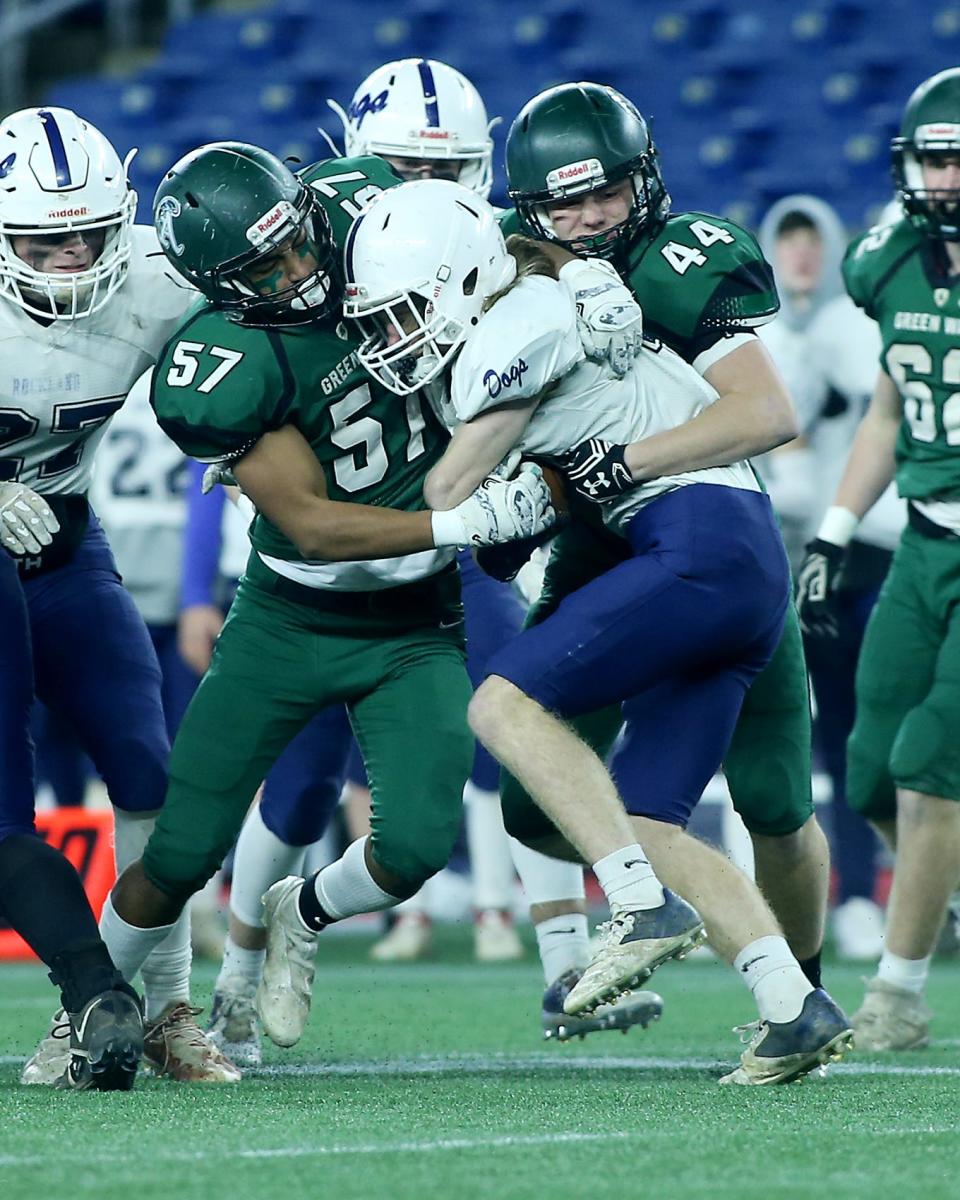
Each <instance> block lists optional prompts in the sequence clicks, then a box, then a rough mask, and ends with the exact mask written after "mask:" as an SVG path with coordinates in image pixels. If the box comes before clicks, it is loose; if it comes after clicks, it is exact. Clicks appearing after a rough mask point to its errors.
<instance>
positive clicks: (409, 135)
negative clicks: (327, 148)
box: [329, 58, 493, 199]
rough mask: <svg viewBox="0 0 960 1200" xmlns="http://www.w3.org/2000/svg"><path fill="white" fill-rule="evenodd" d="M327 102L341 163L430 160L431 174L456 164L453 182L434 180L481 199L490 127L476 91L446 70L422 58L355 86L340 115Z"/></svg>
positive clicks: (488, 175)
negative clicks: (337, 128)
mask: <svg viewBox="0 0 960 1200" xmlns="http://www.w3.org/2000/svg"><path fill="white" fill-rule="evenodd" d="M329 103H330V107H331V108H332V109H333V110H334V112H336V113H337V115H338V116H339V117H340V120H341V121H342V122H343V130H344V138H345V142H346V153H347V155H348V156H349V157H353V156H355V155H363V154H379V155H380V156H381V157H382V158H387V159H398V160H401V162H402V160H404V159H410V160H413V161H415V162H417V163H420V164H425V163H428V162H434V163H436V164H437V168H436V169H437V170H438V171H442V170H443V167H446V168H450V167H453V166H454V165H455V164H456V171H457V173H456V175H455V176H451V175H450V173H449V170H448V171H447V172H446V173H445V174H443V175H437V176H436V177H437V178H441V177H442V178H451V177H452V178H454V179H455V181H456V182H457V183H460V184H463V186H464V187H468V188H470V190H471V191H473V192H476V193H477V195H479V196H483V197H484V199H486V197H487V196H489V194H490V188H491V186H492V183H493V140H492V139H491V137H490V128H491V123H490V122H489V121H488V119H487V111H486V109H485V107H484V104H483V101H482V100H481V99H480V95H479V93H478V92H477V89H476V88H475V87H474V86H473V84H472V83H471V82H470V80H469V79H467V78H466V77H465V76H464V75H461V74H460V72H459V71H455V70H454V69H453V67H449V66H447V64H446V63H442V62H436V61H434V60H432V59H423V58H405V59H400V60H398V61H397V62H391V63H386V64H384V66H382V67H379V68H378V69H377V70H376V71H374V72H373V73H372V74H371V75H368V76H367V78H366V79H365V80H364V81H363V83H361V84H360V86H359V87H358V88H357V90H356V92H355V93H354V95H353V99H352V101H351V102H350V107H349V108H348V109H347V111H346V112H344V110H343V109H342V108H340V106H339V105H337V104H335V103H334V102H333V101H329ZM441 164H442V166H441ZM400 170H401V173H403V167H402V166H401V167H400Z"/></svg>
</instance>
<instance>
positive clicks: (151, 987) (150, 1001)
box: [140, 904, 193, 1021]
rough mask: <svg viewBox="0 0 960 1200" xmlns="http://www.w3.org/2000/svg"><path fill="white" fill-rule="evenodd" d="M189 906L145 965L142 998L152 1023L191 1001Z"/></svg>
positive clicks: (191, 955)
mask: <svg viewBox="0 0 960 1200" xmlns="http://www.w3.org/2000/svg"><path fill="white" fill-rule="evenodd" d="M192 961H193V951H192V949H191V946H190V906H189V904H188V905H186V906H185V907H184V910H183V912H182V913H181V914H180V916H179V917H178V918H177V920H176V922H175V923H174V924H173V925H172V926H170V932H169V933H168V934H167V936H166V937H165V938H164V939H163V941H162V942H161V943H160V944H159V946H154V948H153V949H152V950H151V951H150V953H149V954H148V955H147V957H146V958H145V959H144V961H143V965H142V966H141V968H140V976H141V978H142V979H143V998H144V1001H145V1003H146V1016H147V1020H148V1021H153V1020H155V1019H156V1018H157V1017H159V1016H160V1014H161V1013H162V1012H163V1010H164V1009H165V1008H167V1007H168V1006H169V1005H171V1004H176V1003H179V1002H181V1001H186V1002H189V1000H190V964H191V962H192Z"/></svg>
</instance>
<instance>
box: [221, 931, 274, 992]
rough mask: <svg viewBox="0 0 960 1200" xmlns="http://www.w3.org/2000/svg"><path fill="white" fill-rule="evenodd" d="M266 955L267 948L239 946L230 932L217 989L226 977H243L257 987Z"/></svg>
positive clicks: (224, 950) (224, 946)
mask: <svg viewBox="0 0 960 1200" xmlns="http://www.w3.org/2000/svg"><path fill="white" fill-rule="evenodd" d="M266 956H267V952H266V950H246V949H244V947H243V946H238V945H237V943H236V942H235V941H234V940H233V938H232V937H231V936H230V935H229V933H228V934H227V940H226V941H225V942H224V944H223V963H222V964H221V966H220V973H219V974H218V975H217V982H216V985H215V990H216V989H219V987H220V985H221V984H222V983H223V981H224V980H225V979H243V980H244V981H245V982H247V983H250V984H252V985H253V986H254V987H256V986H257V985H258V984H259V983H260V976H261V975H262V974H263V960H264V959H265V958H266Z"/></svg>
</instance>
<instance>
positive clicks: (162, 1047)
mask: <svg viewBox="0 0 960 1200" xmlns="http://www.w3.org/2000/svg"><path fill="white" fill-rule="evenodd" d="M201 1012H203V1009H202V1008H194V1007H193V1006H192V1005H191V1004H187V1003H186V1002H185V1001H182V1000H181V1001H179V1002H174V1003H172V1004H168V1005H167V1007H166V1008H165V1009H164V1010H163V1012H162V1013H161V1014H160V1016H159V1017H157V1018H156V1020H153V1021H148V1022H147V1023H146V1028H145V1029H144V1035H143V1062H144V1066H146V1067H148V1068H149V1069H150V1070H151V1071H152V1072H153V1073H154V1075H158V1076H162V1077H163V1078H165V1079H173V1080H175V1081H176V1082H177V1083H239V1082H240V1069H239V1067H237V1066H236V1064H235V1063H232V1062H231V1061H230V1059H229V1058H227V1056H226V1055H225V1054H222V1053H221V1051H220V1049H219V1048H218V1047H217V1046H216V1045H215V1043H214V1042H213V1040H212V1039H211V1038H210V1037H209V1036H208V1035H207V1034H206V1033H204V1031H203V1030H202V1029H201V1028H200V1026H199V1025H198V1024H197V1023H196V1021H195V1020H194V1017H197V1016H199V1014H200V1013H201Z"/></svg>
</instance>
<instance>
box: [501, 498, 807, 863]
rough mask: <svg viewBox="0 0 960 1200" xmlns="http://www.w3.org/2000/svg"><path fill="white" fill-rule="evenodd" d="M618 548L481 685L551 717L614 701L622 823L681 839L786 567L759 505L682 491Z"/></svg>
mask: <svg viewBox="0 0 960 1200" xmlns="http://www.w3.org/2000/svg"><path fill="white" fill-rule="evenodd" d="M627 540H628V541H629V543H630V546H631V548H632V550H633V556H632V557H631V558H629V559H627V560H626V561H625V562H622V563H620V564H619V565H618V566H616V567H614V568H612V569H611V570H609V571H607V572H606V573H605V574H603V575H601V576H600V577H599V578H597V579H595V580H593V582H591V583H589V584H587V585H586V586H585V587H582V588H580V589H579V590H578V591H576V592H573V593H572V594H571V595H569V596H567V597H566V598H565V599H564V600H563V601H562V603H561V604H560V606H559V608H558V609H557V610H556V612H555V613H553V614H552V615H551V616H550V617H548V618H547V619H546V620H545V621H543V622H542V623H541V624H539V625H534V626H532V627H531V628H529V629H527V630H525V631H524V632H523V633H522V634H520V636H519V637H517V638H516V639H515V640H514V641H512V642H510V643H508V644H507V645H506V646H505V647H504V648H503V649H502V650H501V651H500V652H499V653H497V654H495V655H494V656H493V658H492V659H491V660H490V662H489V663H488V672H489V673H490V674H491V675H499V676H501V677H503V678H504V679H508V680H510V681H511V682H512V683H514V684H515V685H516V686H517V687H518V688H519V689H520V690H521V691H523V692H525V693H526V695H528V696H530V697H532V698H533V699H534V700H537V701H538V702H539V703H540V704H542V705H543V707H544V708H546V709H548V710H549V711H551V712H554V713H556V714H558V715H559V716H561V717H566V718H569V717H574V716H579V715H581V714H583V713H590V712H596V711H599V710H600V709H603V708H605V707H606V706H607V705H610V704H615V703H620V702H622V703H623V715H624V720H625V732H624V736H623V739H622V741H621V743H620V745H619V747H618V749H617V752H616V755H615V757H614V761H613V774H614V777H615V779H616V782H617V785H618V787H619V789H620V793H621V795H622V797H623V799H624V804H625V806H626V809H627V811H628V812H629V813H632V814H634V815H636V816H644V817H651V818H653V819H655V820H660V821H666V822H669V823H671V824H675V825H680V826H685V825H686V824H687V821H688V820H689V817H690V814H691V812H692V810H693V808H694V806H695V805H696V803H697V801H698V800H699V798H700V795H701V794H702V792H703V789H704V788H705V787H706V785H707V783H708V782H709V780H710V778H711V776H712V775H713V774H714V772H715V771H716V770H717V769H718V768H719V766H720V763H721V761H722V759H723V756H724V755H725V753H726V751H727V748H728V746H729V743H730V738H731V736H732V734H733V729H734V726H735V724H736V721H737V717H738V715H739V712H740V706H741V704H742V703H743V697H744V695H745V693H746V690H747V688H748V686H749V685H750V682H751V681H752V680H753V679H754V678H755V677H756V675H757V674H758V673H759V672H760V671H761V670H762V669H763V667H764V666H765V665H766V664H767V662H769V660H770V658H771V656H772V655H773V652H774V650H775V649H776V647H777V644H778V642H779V639H780V635H781V632H782V629H783V622H784V617H785V614H786V611H787V605H788V604H789V602H790V577H789V568H788V566H787V559H786V555H785V553H784V549H783V542H782V539H781V537H780V532H779V530H778V528H777V525H776V522H775V520H774V517H773V512H772V510H771V507H770V501H769V499H768V497H767V496H766V495H765V494H763V493H761V492H749V491H744V490H741V489H737V488H728V487H721V486H717V485H713V484H691V485H688V486H686V487H681V488H678V489H676V490H675V491H672V492H669V493H667V494H666V495H663V496H660V497H658V498H657V499H656V500H654V501H652V502H651V503H650V504H649V505H647V506H646V507H645V508H643V509H641V510H640V512H639V513H637V515H636V516H635V517H634V518H633V519H632V521H631V522H630V525H629V527H628V530H627ZM504 816H505V819H506V824H507V829H508V831H509V832H511V833H515V834H516V835H517V836H523V837H524V839H525V840H529V838H530V837H531V836H534V837H535V836H537V835H539V834H545V833H547V832H548V831H549V827H543V828H540V829H537V830H534V829H533V828H532V826H531V824H530V817H531V814H529V813H527V814H514V813H510V812H507V811H505V813H504ZM545 820H546V818H544V821H545Z"/></svg>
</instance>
